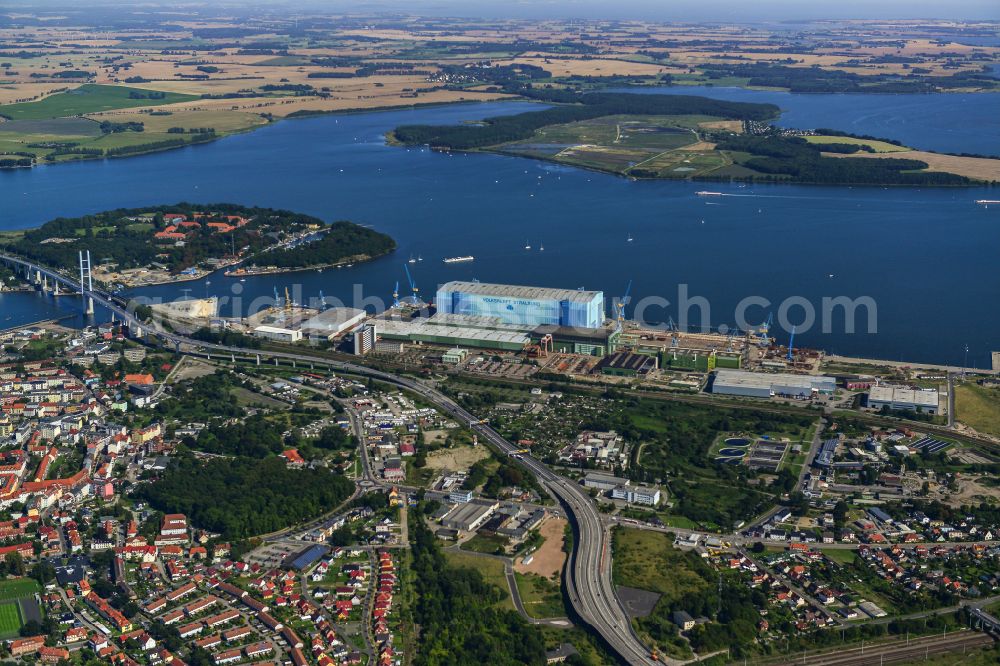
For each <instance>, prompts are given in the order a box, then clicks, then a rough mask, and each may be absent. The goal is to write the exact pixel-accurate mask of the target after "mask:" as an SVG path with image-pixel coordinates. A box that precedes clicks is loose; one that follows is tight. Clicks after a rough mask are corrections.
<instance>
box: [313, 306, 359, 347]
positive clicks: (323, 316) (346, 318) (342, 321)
mask: <svg viewBox="0 0 1000 666" xmlns="http://www.w3.org/2000/svg"><path fill="white" fill-rule="evenodd" d="M364 319H365V311H364V310H359V309H358V308H330V309H329V310H323V311H322V312H320V313H319V314H318V315H316V316H315V317H313V318H312V319H309V320H308V321H306V322H305V323H303V324H302V334H303V335H304V336H305V337H307V338H309V339H310V340H332V339H333V338H335V337H337V336H338V335H340V334H342V333H346V332H347V331H349V330H351V329H352V328H354V327H355V326H357V325H358V324H360V323H361V322H362V321H364Z"/></svg>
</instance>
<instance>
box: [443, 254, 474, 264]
mask: <svg viewBox="0 0 1000 666" xmlns="http://www.w3.org/2000/svg"><path fill="white" fill-rule="evenodd" d="M474 259H475V257H473V256H472V255H471V254H470V255H468V256H465V257H448V258H447V259H445V260H444V263H446V264H460V263H462V262H465V261H473V260H474Z"/></svg>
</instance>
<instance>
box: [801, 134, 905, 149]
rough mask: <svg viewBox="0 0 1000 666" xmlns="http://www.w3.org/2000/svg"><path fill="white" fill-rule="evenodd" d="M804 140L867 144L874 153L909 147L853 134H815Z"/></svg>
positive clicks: (819, 142) (810, 141) (820, 142)
mask: <svg viewBox="0 0 1000 666" xmlns="http://www.w3.org/2000/svg"><path fill="white" fill-rule="evenodd" d="M805 140H806V141H808V142H809V143H816V144H820V145H822V144H824V143H848V144H851V145H857V146H868V147H869V148H871V149H872V150H874V151H875V152H876V153H902V152H906V151H908V150H911V149H910V148H907V147H906V146H897V145H896V144H894V143H889V142H888V141H876V140H874V139H858V138H856V137H853V136H827V135H823V134H820V135H817V136H807V137H805Z"/></svg>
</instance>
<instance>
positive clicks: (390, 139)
mask: <svg viewBox="0 0 1000 666" xmlns="http://www.w3.org/2000/svg"><path fill="white" fill-rule="evenodd" d="M384 137H385V139H386V145H390V146H392V147H394V148H417V147H426V148H428V149H430V150H432V151H435V152H440V153H467V154H477V153H478V154H483V155H502V156H503V157H518V158H522V159H526V160H535V161H538V162H545V163H547V164H555V165H558V166H562V167H566V168H569V169H581V170H583V171H591V172H593V173H601V174H605V175H607V176H616V177H618V178H625V179H628V180H633V181H636V182H638V181H642V182H649V183H657V182H666V183H747V184H751V185H809V186H812V187H847V188H852V187H882V188H886V187H893V188H917V189H920V188H924V187H927V188H934V189H940V190H960V189H970V188H976V187H988V188H993V187H996V186H997V183H996V182H993V181H988V180H974V179H971V178H970V179H969V180H970V181H971V182H969V183H968V184H964V185H958V184H956V185H943V184H935V183H919V184H913V185H907V184H903V183H870V182H862V183H824V182H814V181H807V180H761V179H755V178H737V177H728V178H719V177H716V178H712V177H711V175H710V174H707V175H705V176H700V177H699V176H692V177H690V178H663V177H657V176H654V177H647V176H635V175H633V174H628V173H622V172H621V171H611V170H608V169H601V168H600V167H596V166H587V165H585V164H570V163H567V162H560V161H559V160H553V159H550V158H548V157H542V156H539V155H525V154H522V153H516V152H508V151H505V150H498V149H493V148H468V149H464V148H440V147H434V146H430V145H428V144H420V145H417V144H405V143H402V142H400V141H399V140H398V139H396V138H395V135H394V133H393V130H389V131H387V132H386V133H385V134H384ZM923 152H928V153H934V154H935V155H948V153H936V152H934V151H932V150H928V151H923ZM900 154H905V153H900ZM903 159H905V158H903ZM985 159H997V158H985ZM720 168H721V167H720ZM956 175H958V174H956Z"/></svg>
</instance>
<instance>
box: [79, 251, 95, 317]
mask: <svg viewBox="0 0 1000 666" xmlns="http://www.w3.org/2000/svg"><path fill="white" fill-rule="evenodd" d="M90 265H91V264H90V250H87V252H86V254H84V251H83V250H80V296H82V297H83V306H84V312H85V313H86V314H88V315H92V314H94V296H93V291H94V278H93V276H91V274H90Z"/></svg>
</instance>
